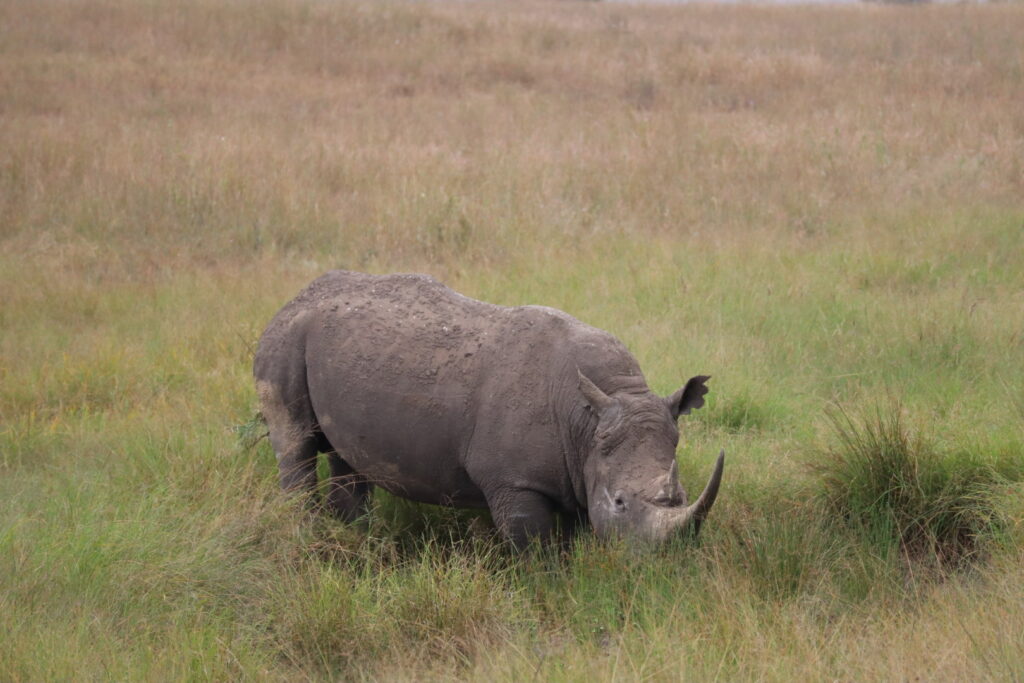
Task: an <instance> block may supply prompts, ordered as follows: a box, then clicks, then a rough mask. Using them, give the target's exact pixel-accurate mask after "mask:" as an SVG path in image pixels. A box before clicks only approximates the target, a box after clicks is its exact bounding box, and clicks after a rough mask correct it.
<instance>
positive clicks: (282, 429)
mask: <svg viewBox="0 0 1024 683" xmlns="http://www.w3.org/2000/svg"><path fill="white" fill-rule="evenodd" d="M257 391H258V393H259V399H260V411H261V412H262V414H263V418H264V419H265V420H266V421H267V427H268V428H269V431H270V445H271V446H272V447H273V448H274V455H276V456H277V468H278V471H279V473H280V480H281V488H282V489H284V490H285V491H294V492H297V493H307V494H310V498H311V502H312V494H313V493H314V492H315V490H316V480H317V478H316V455H317V452H318V450H319V449H318V444H319V441H320V436H319V434H318V430H317V427H316V418H315V417H314V415H313V408H312V406H311V405H309V400H308V398H306V397H305V396H303V395H301V394H300V395H298V396H297V397H296V398H292V399H291V400H289V399H288V398H286V395H287V394H289V393H293V392H287V391H282V390H281V389H280V388H279V385H278V384H275V383H273V382H268V381H260V382H257Z"/></svg>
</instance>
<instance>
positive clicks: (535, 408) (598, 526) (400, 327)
mask: <svg viewBox="0 0 1024 683" xmlns="http://www.w3.org/2000/svg"><path fill="white" fill-rule="evenodd" d="M254 374H255V378H256V386H257V391H258V394H259V400H260V407H261V411H262V413H263V416H264V418H265V419H266V421H267V424H268V426H269V428H270V440H271V443H272V445H273V448H274V452H275V453H276V455H277V459H278V464H279V467H280V475H281V485H282V487H283V488H284V489H286V490H300V491H312V490H313V489H314V488H315V486H316V477H317V475H316V455H317V453H318V452H323V453H327V454H328V462H329V464H330V470H331V481H330V485H329V487H328V492H327V498H326V501H325V503H326V504H327V506H328V507H329V508H330V509H332V510H333V511H334V512H335V513H336V514H338V515H339V516H340V517H342V518H343V519H348V520H351V519H355V518H357V517H359V516H360V515H361V514H362V513H363V512H364V510H365V504H366V497H367V495H368V494H369V493H370V490H371V488H372V487H373V486H380V487H381V488H383V489H385V490H387V491H390V492H391V493H393V494H395V495H398V496H401V497H404V498H408V499H411V500H416V501H420V502H425V503H434V504H439V505H450V506H455V507H488V508H490V511H491V514H492V516H493V518H494V521H495V523H496V525H497V527H498V529H499V530H500V531H501V532H502V534H504V535H505V536H506V537H507V538H508V539H510V540H511V541H512V542H513V543H514V544H516V546H518V547H523V546H524V545H526V544H528V543H529V541H530V540H531V539H532V538H534V537H539V538H540V539H541V540H546V539H547V538H548V537H550V536H551V535H552V533H554V531H555V528H556V524H555V520H556V517H562V519H563V521H564V523H563V525H562V527H563V528H564V529H566V530H571V529H572V528H574V527H575V526H576V525H578V524H580V523H582V522H585V521H587V520H589V522H590V523H591V525H592V526H593V527H594V529H595V531H596V532H597V533H598V534H599V535H602V536H607V535H611V534H617V533H621V534H625V535H628V536H633V537H639V538H645V539H652V540H660V539H663V538H665V537H666V536H668V535H669V534H671V533H672V532H673V531H674V530H675V529H677V528H680V526H685V525H687V524H688V523H692V522H695V523H696V524H697V525H699V523H700V520H701V519H702V518H703V516H704V514H706V511H707V508H710V502H713V499H714V496H715V493H717V488H718V485H717V482H716V483H715V485H714V486H713V487H712V486H709V489H713V490H711V492H710V502H708V503H707V504H706V506H705V507H703V508H701V511H700V513H699V514H698V515H696V516H694V514H693V510H692V508H691V509H690V511H689V513H688V514H689V516H687V515H686V514H683V512H684V511H685V510H687V508H686V494H685V492H684V491H683V490H682V488H681V487H680V486H679V483H678V481H677V477H676V466H675V450H676V445H677V443H678V441H679V431H678V429H677V427H676V418H677V417H678V416H679V414H685V413H688V412H689V410H690V409H691V408H698V407H700V406H702V405H703V404H704V400H703V395H704V394H705V393H707V388H706V387H705V386H704V382H705V381H706V380H707V378H706V377H695V378H693V379H692V380H690V382H688V383H687V386H686V387H684V388H683V389H680V390H679V391H678V392H676V393H675V394H674V395H673V396H672V397H669V398H662V397H659V396H656V395H655V394H653V393H652V392H651V391H650V389H649V388H648V387H647V383H646V382H645V380H644V377H643V374H642V373H641V372H640V368H639V367H638V365H637V363H636V360H634V358H633V356H632V355H631V354H630V353H629V351H627V350H626V348H625V347H624V346H623V345H622V343H621V342H619V341H618V340H617V339H615V337H613V336H612V335H610V334H608V333H607V332H603V331H601V330H598V329H595V328H593V327H590V326H588V325H585V324H583V323H581V322H579V321H578V320H576V319H575V318H572V317H571V316H569V315H567V314H565V313H562V312H561V311H557V310H554V309H551V308H545V307H541V306H522V307H514V308H509V307H504V306H495V305H492V304H487V303H483V302H480V301H475V300H473V299H469V298H467V297H464V296H462V295H460V294H457V293H455V292H453V291H452V290H450V289H448V288H447V287H445V286H444V285H442V284H440V283H439V282H437V281H436V280H434V279H433V278H430V277H427V276H424V275H388V276H373V275H365V274H362V273H353V272H344V271H333V272H330V273H327V274H326V275H324V276H322V277H320V278H318V279H317V280H315V281H314V282H313V283H312V284H310V285H309V286H308V287H307V288H306V289H305V290H303V291H302V292H301V293H300V294H299V295H298V296H297V297H296V298H295V299H294V300H292V301H291V302H290V303H288V304H287V305H286V306H285V307H284V308H283V309H281V311H280V312H279V313H278V314H277V315H276V316H275V317H274V319H273V320H272V321H271V322H270V324H269V325H268V327H267V329H266V331H265V332H264V333H263V336H262V338H261V339H260V342H259V347H258V349H257V352H256V359H255V367H254ZM720 471H721V459H720V462H719V465H718V470H717V474H718V475H719V476H720V473H721V472H720ZM702 498H705V499H706V498H708V496H707V495H705V496H703V497H702ZM680 515H683V517H684V518H685V519H682V521H680V520H681V518H680ZM691 518H692V519H691Z"/></svg>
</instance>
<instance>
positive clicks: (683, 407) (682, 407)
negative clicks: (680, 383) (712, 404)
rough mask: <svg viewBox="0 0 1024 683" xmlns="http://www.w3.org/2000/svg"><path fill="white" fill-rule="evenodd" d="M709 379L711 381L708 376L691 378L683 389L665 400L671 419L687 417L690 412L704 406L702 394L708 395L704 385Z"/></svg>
mask: <svg viewBox="0 0 1024 683" xmlns="http://www.w3.org/2000/svg"><path fill="white" fill-rule="evenodd" d="M709 379H711V376H710V375H697V376H696V377H691V378H690V380H689V381H688V382H687V383H686V386H685V387H683V388H682V389H680V390H679V391H677V392H676V393H674V394H672V395H671V396H669V397H668V398H667V399H666V400H667V401H668V409H669V411H671V413H672V417H673V418H678V417H679V416H680V415H689V414H690V411H691V410H694V409H696V408H700V407H701V406H703V405H704V394H706V393H708V388H707V387H706V386H704V383H705V382H707V381H708V380H709Z"/></svg>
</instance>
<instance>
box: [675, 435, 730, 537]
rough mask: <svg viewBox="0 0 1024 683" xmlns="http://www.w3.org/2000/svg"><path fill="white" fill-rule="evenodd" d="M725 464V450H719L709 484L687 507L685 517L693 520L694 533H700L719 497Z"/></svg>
mask: <svg viewBox="0 0 1024 683" xmlns="http://www.w3.org/2000/svg"><path fill="white" fill-rule="evenodd" d="M724 465H725V450H724V449H723V450H722V451H719V453H718V460H716V461H715V471H714V472H712V473H711V479H709V480H708V485H707V486H705V487H704V490H703V491H702V492H701V494H700V497H699V498H698V499H697V500H696V502H694V504H693V505H691V506H690V507H688V508H687V509H686V515H685V519H687V520H693V535H694V536H696V535H697V534H698V533H700V525H701V524H702V523H703V522H704V520H705V519H706V518H707V516H708V512H710V511H711V506H712V505H714V504H715V498H717V497H718V487H719V486H721V484H722V467H723V466H724Z"/></svg>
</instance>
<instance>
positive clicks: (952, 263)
mask: <svg viewBox="0 0 1024 683" xmlns="http://www.w3.org/2000/svg"><path fill="white" fill-rule="evenodd" d="M0 27H2V28H0V150H2V152H0V246H2V248H0V292H2V296H0V329H2V334H0V500H2V501H3V502H2V503H0V635H2V636H3V637H0V679H2V680H15V681H36V680H52V679H65V680H66V679H75V680H78V679H87V680H88V679H98V678H101V679H114V680H168V679H218V680H223V679H239V678H242V679H244V678H252V679H261V680H263V679H266V680H277V679H281V680H296V679H299V680H302V679H314V680H320V679H398V680H414V679H415V680H430V679H475V680H481V679H482V680H491V679H500V680H580V679H597V680H622V679H651V680H709V679H725V680H737V679H757V680H780V681H781V680H785V681H792V680H822V679H842V680H849V679H866V680H911V679H922V680H1016V679H1019V678H1021V676H1022V675H1024V659H1022V655H1021V653H1022V652H1024V636H1022V635H1021V634H1024V590H1022V589H1021V586H1022V585H1024V580H1022V578H1024V577H1022V570H1021V567H1022V561H1024V503H1022V501H1024V485H1022V483H1021V476H1022V470H1024V465H1022V464H1021V462H1022V459H1024V455H1022V451H1024V390H1022V387H1024V363H1022V362H1021V360H1022V356H1024V267H1022V266H1021V264H1022V263H1024V201H1022V198H1024V166H1022V160H1024V46H1022V44H1021V41H1020V36H1021V35H1022V34H1024V11H1022V8H1021V7H1020V6H1019V5H993V6H953V7H945V6H943V7H882V6H873V5H871V6H867V5H866V6H857V7H774V8H767V7H745V6H740V7H736V6H723V7H712V6H679V7H664V6H659V7H645V6H632V5H629V6H626V5H617V4H602V3H561V2H560V3H539V2H538V3H511V4H507V3H503V4H491V3H451V4H449V3H443V2H438V3H429V4H422V3H415V4H414V3H403V2H386V3H361V2H326V1H322V0H298V1H297V2H285V1H283V0H266V1H259V2H255V1H254V2H248V1H245V0H223V1H220V0H189V1H187V2H181V3H177V2H176V3H145V2H129V1H127V0H85V1H83V2H64V1H62V0H44V1H42V2H32V3H28V2H18V1H16V0H15V1H10V2H0ZM338 267H342V268H353V269H363V270H370V271H374V272H387V271H425V272H430V273H432V274H434V275H436V276H438V277H439V278H441V279H442V280H444V281H445V282H447V283H448V284H450V285H452V286H453V287H455V288H456V289H458V290H459V291H462V292H464V293H466V294H468V295H471V296H475V297H477V298H481V299H485V300H489V301H493V302H496V303H503V304H523V303H541V304H546V305H550V306H555V307H558V308H561V309H564V310H566V311H568V312H570V313H572V314H573V315H576V316H577V317H579V318H581V319H583V320H585V321H587V322H589V323H591V324H594V325H597V326H600V327H603V328H605V329H608V330H610V331H612V332H613V333H615V334H616V335H617V336H619V337H620V338H621V339H622V340H623V341H624V342H625V343H626V344H627V345H628V346H629V347H630V348H631V349H632V350H633V351H634V352H635V354H636V355H637V357H638V359H639V361H640V363H641V366H642V367H643V368H644V369H645V372H646V374H647V377H648V380H649V382H650V383H651V385H652V386H653V387H654V388H655V389H656V390H658V391H660V392H662V393H669V392H671V391H673V390H674V389H676V388H678V386H679V385H680V384H681V383H682V382H684V381H685V380H686V378H688V377H690V376H692V375H694V374H698V373H706V374H710V375H712V377H713V379H712V380H711V383H710V384H711V387H712V393H711V394H709V397H708V398H709V402H708V405H707V406H706V407H705V408H704V409H703V410H701V411H699V412H697V413H695V414H694V415H692V416H690V417H689V418H686V421H685V422H684V424H683V432H684V442H683V446H682V448H681V449H680V472H681V475H682V479H683V482H684V484H685V485H686V486H687V488H688V489H690V490H693V489H696V488H699V487H700V486H701V485H702V484H703V482H704V481H705V480H706V477H707V475H708V472H709V469H710V467H711V464H712V462H713V456H714V454H716V453H717V452H718V449H719V448H725V449H726V452H727V465H726V478H725V482H724V485H723V489H722V494H721V496H720V498H719V503H718V504H717V505H716V508H715V510H714V514H713V516H712V518H711V519H709V522H708V523H707V524H706V525H705V527H704V530H703V531H702V536H701V539H700V540H699V541H698V542H696V543H694V542H690V541H685V540H680V541H679V542H678V543H676V544H674V545H671V546H669V547H666V548H661V549H657V550H649V551H644V552H640V551H637V550H636V549H633V548H629V547H625V546H620V545H617V544H601V543H598V542H596V541H595V540H594V539H592V538H589V537H583V538H581V539H580V540H579V542H578V544H577V546H576V547H574V548H573V549H572V550H571V551H570V552H568V553H567V554H566V555H565V556H562V555H560V554H558V553H556V552H538V553H535V554H532V555H530V556H528V557H516V556H514V555H512V554H510V553H509V552H508V551H507V549H506V548H504V547H503V546H502V545H501V544H500V542H498V541H497V540H496V539H495V538H494V535H493V533H492V532H491V530H490V529H489V528H488V525H487V520H486V515H480V514H477V513H467V512H453V511H442V510H435V509H432V508H428V507H422V506H416V505H412V504H408V503H405V502H403V501H399V500H396V499H394V498H390V497H388V496H385V495H381V496H379V497H378V498H377V500H376V501H375V503H374V509H373V514H372V515H371V518H370V520H369V524H368V527H367V528H366V529H362V528H359V527H355V526H352V527H349V526H344V525H340V524H337V523H334V522H332V521H330V520H326V519H321V518H318V517H315V516H313V517H311V516H309V515H308V514H307V513H306V512H304V511H303V509H302V508H301V506H300V505H299V504H298V503H297V502H296V501H290V500H285V499H283V498H282V497H281V496H280V495H279V494H278V492H277V489H276V481H275V477H276V472H275V464H274V458H273V454H272V453H271V452H270V449H269V446H268V444H267V443H266V441H265V440H263V441H257V440H255V439H254V437H258V433H259V425H258V424H257V423H255V422H253V421H252V416H253V413H254V410H255V398H254V391H253V387H252V381H251V360H252V350H253V345H254V343H255V340H256V339H257V337H258V335H259V333H260V331H261V329H262V327H263V325H265V324H266V322H267V321H268V320H269V318H270V317H271V316H272V315H273V313H274V312H275V311H276V310H277V308H278V307H279V306H280V305H281V304H282V303H284V302H285V301H286V300H287V299H289V298H290V297H291V296H293V295H294V293H295V292H297V291H298V290H299V289H300V288H301V287H302V286H303V285H305V284H306V283H307V282H308V281H309V280H310V279H312V278H313V277H315V276H316V275H318V274H320V273H321V272H322V271H324V270H326V269H329V268H338ZM894 401H897V402H899V404H900V405H901V406H902V408H901V411H902V412H900V413H899V420H900V422H895V421H894V420H895V419H896V417H895V416H896V413H895V412H893V411H891V410H890V406H892V405H893V402H894ZM836 405H838V406H842V407H843V409H844V410H846V412H847V414H848V415H850V416H851V421H850V422H843V421H840V425H841V427H842V428H841V429H840V431H839V432H838V433H837V432H836V430H835V428H834V425H833V424H832V422H831V421H830V419H829V417H828V414H829V407H830V406H836ZM872 416H878V419H874V418H872ZM865 417H866V418H867V419H866V420H865V419H864V418H865ZM873 419H874V421H872V420H873ZM239 428H241V429H239ZM808 464H810V465H811V467H808ZM878 466H883V467H882V468H881V469H878ZM861 475H865V476H863V477H862V476H861ZM964 529H966V532H963V533H961V532H962V530H964ZM908 534H909V536H908ZM944 539H952V540H950V541H948V542H947V540H944ZM900 540H903V541H904V542H903V543H900ZM949 543H952V545H949ZM951 548H952V550H951ZM951 560H955V561H951Z"/></svg>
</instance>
